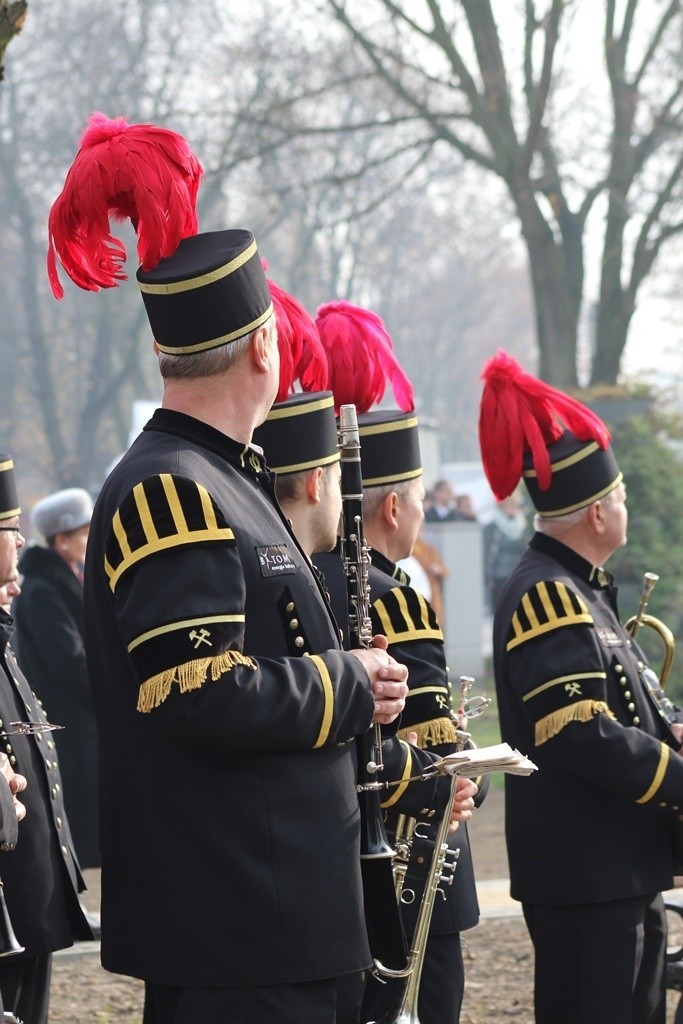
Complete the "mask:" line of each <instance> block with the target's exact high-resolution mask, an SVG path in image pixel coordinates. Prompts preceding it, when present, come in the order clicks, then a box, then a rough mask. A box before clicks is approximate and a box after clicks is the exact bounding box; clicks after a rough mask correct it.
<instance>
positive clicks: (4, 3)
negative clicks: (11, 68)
mask: <svg viewBox="0 0 683 1024" xmlns="http://www.w3.org/2000/svg"><path fill="white" fill-rule="evenodd" d="M27 9H28V3H27V2H26V0H15V2H14V3H9V2H8V0H0V79H2V73H3V60H4V57H5V50H6V49H7V47H8V46H9V44H10V43H11V42H12V40H13V39H14V37H15V36H16V35H17V34H18V33H19V32H21V29H22V26H23V24H24V20H25V18H26V11H27Z"/></svg>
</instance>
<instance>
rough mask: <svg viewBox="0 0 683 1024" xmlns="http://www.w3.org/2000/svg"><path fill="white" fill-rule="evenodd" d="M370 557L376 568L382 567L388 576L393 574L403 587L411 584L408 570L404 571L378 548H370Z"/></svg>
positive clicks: (393, 577)
mask: <svg viewBox="0 0 683 1024" xmlns="http://www.w3.org/2000/svg"><path fill="white" fill-rule="evenodd" d="M370 558H371V560H372V564H373V565H374V566H375V568H376V569H381V571H382V572H384V573H386V574H387V576H391V577H392V579H395V580H397V581H398V582H399V583H400V584H401V586H402V587H407V586H408V585H409V584H410V576H409V575H408V573H407V572H404V570H403V569H401V567H400V566H398V565H396V563H395V562H392V561H391V560H390V559H389V558H387V556H386V555H383V554H382V552H381V551H378V550H377V548H371V549H370Z"/></svg>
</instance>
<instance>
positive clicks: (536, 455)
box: [479, 349, 610, 501]
mask: <svg viewBox="0 0 683 1024" xmlns="http://www.w3.org/2000/svg"><path fill="white" fill-rule="evenodd" d="M481 379H482V380H483V381H484V390H483V393H482V397H481V405H480V407H479V445H480V448H481V455H482V461H483V465H484V472H485V473H486V476H487V479H488V481H489V484H490V485H491V490H492V491H493V493H494V494H495V496H496V498H497V499H498V501H502V500H503V498H507V497H508V495H510V494H512V492H513V491H514V489H515V487H516V486H517V484H518V483H519V481H520V479H521V476H522V470H523V459H524V453H525V452H527V451H530V452H531V458H532V461H533V464H534V469H535V470H536V473H537V474H538V486H539V487H540V489H541V490H542V491H547V489H548V487H549V486H550V478H551V466H550V456H549V454H548V445H549V444H552V443H553V441H557V440H558V439H559V438H560V437H561V436H562V434H563V433H564V430H565V428H568V429H569V430H571V432H572V433H573V434H574V435H575V436H576V437H577V438H578V439H579V440H580V441H588V440H594V441H597V443H598V444H599V445H600V447H601V448H606V447H607V445H608V444H609V441H610V433H609V430H608V429H607V427H606V426H605V424H604V423H603V422H602V420H601V419H600V417H599V416H596V414H595V413H594V412H591V410H590V409H588V408H587V407H586V406H585V405H582V403H581V402H578V401H577V400H576V399H575V398H570V396H569V395H565V394H564V393H563V392H562V391H558V390H557V389H556V388H553V387H551V386H550V385H549V384H545V383H544V382H543V381H542V380H538V378H537V377H532V376H531V374H530V373H526V372H525V371H524V370H523V369H522V367H521V366H520V365H519V363H518V362H516V360H514V359H513V358H512V356H510V355H508V353H507V352H504V351H503V350H502V349H499V350H498V352H496V354H495V356H493V358H492V359H489V361H488V362H487V363H486V365H485V366H484V370H483V372H482V375H481Z"/></svg>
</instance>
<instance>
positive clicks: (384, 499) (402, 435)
mask: <svg viewBox="0 0 683 1024" xmlns="http://www.w3.org/2000/svg"><path fill="white" fill-rule="evenodd" d="M358 422H359V434H360V444H361V466H362V474H363V505H364V511H363V521H364V529H365V536H366V540H367V542H368V545H369V547H370V557H371V567H370V614H371V619H372V626H373V631H374V632H375V633H381V634H382V635H383V636H386V638H387V641H388V644H389V647H388V650H389V652H390V653H391V654H392V656H393V657H394V658H396V660H397V661H400V662H401V663H402V664H404V665H406V666H407V667H408V671H409V676H408V685H409V688H410V689H409V693H408V698H407V700H406V707H405V710H404V712H403V714H402V716H401V728H400V731H399V734H398V735H399V738H400V739H403V740H405V739H406V738H407V737H408V735H409V734H412V738H413V740H414V741H415V742H414V744H408V743H405V742H404V744H403V751H404V757H403V763H402V765H401V774H400V775H399V776H398V777H401V775H402V776H403V778H405V779H407V778H409V777H410V776H412V775H414V774H415V772H416V771H419V770H420V767H421V762H422V761H423V760H424V759H425V758H428V759H430V760H437V759H438V758H439V757H443V756H444V755H445V754H448V753H451V752H452V751H453V750H455V749H456V743H457V732H456V730H457V728H458V719H457V715H456V714H455V713H454V709H453V700H452V695H451V685H450V680H449V674H448V667H447V665H446V657H445V650H444V642H443V633H442V631H441V627H440V625H439V623H438V622H437V620H436V616H435V615H434V612H433V610H432V608H431V607H430V605H429V603H428V601H427V600H426V599H425V598H424V597H423V596H422V595H421V594H420V593H418V591H416V590H414V589H413V588H412V587H411V585H410V579H409V578H408V576H407V574H406V573H405V572H404V571H403V570H402V569H401V568H400V567H399V566H398V565H397V564H396V563H397V562H398V561H399V560H401V559H403V558H406V557H407V556H408V555H409V554H410V553H411V551H412V548H413V544H414V543H415V539H416V537H417V534H418V531H419V529H420V525H421V523H422V519H423V504H422V502H423V498H424V487H423V484H422V463H421V459H420V447H419V436H418V420H417V416H416V415H415V413H413V412H397V411H391V410H383V411H376V412H368V413H364V414H362V415H361V416H359V418H358ZM316 563H317V565H318V567H319V568H320V569H322V571H323V574H324V577H325V580H326V582H327V583H328V586H329V588H330V593H331V599H332V606H333V609H334V611H335V614H337V615H338V616H339V618H340V621H342V622H345V590H344V577H343V572H342V567H341V561H340V559H339V557H338V555H336V554H335V555H329V556H322V557H318V558H316ZM415 744H416V745H415ZM411 788H415V787H411ZM485 789H486V783H484V785H483V786H482V792H481V793H480V794H478V795H477V803H480V802H481V799H482V798H483V793H484V792H485ZM467 792H468V793H469V794H470V796H473V795H474V794H475V793H476V787H475V785H474V784H471V786H470V787H469V788H468V791H467ZM405 797H406V793H405V787H404V786H399V787H397V788H396V789H395V790H394V791H393V793H392V795H391V796H390V797H389V798H388V799H387V800H386V801H384V802H383V807H384V808H385V810H386V816H387V826H388V835H389V838H390V840H391V839H393V836H394V832H395V828H396V824H397V820H398V815H399V813H403V814H410V815H412V816H414V817H417V818H418V819H421V822H420V826H419V832H420V835H421V836H422V837H423V838H419V839H415V840H414V842H413V848H412V850H411V856H410V862H409V864H408V872H407V876H406V883H405V887H404V888H405V889H406V890H408V889H410V890H411V892H414V894H415V898H414V900H413V902H411V903H403V904H402V918H403V922H404V926H405V928H406V932H407V934H408V936H409V937H411V938H412V934H413V931H414V929H415V924H416V920H417V914H418V910H419V907H420V902H421V899H422V893H423V891H424V880H425V877H426V874H427V869H428V867H429V864H430V862H431V858H432V852H433V848H434V837H435V835H436V829H437V825H438V817H437V812H436V810H435V808H434V807H430V806H429V805H428V804H426V803H422V805H421V806H417V807H415V808H414V809H412V810H410V809H407V808H406V806H405ZM455 820H457V819H455ZM449 848H450V850H451V851H452V855H453V858H454V859H455V858H456V857H457V860H456V861H455V863H456V870H455V874H454V876H453V882H452V884H451V885H448V886H444V887H443V890H442V891H443V892H444V897H445V898H444V899H441V898H437V900H436V903H435V909H434V912H433V916H432V921H431V926H430V931H429V939H428V942H427V948H426V952H425V957H424V964H423V968H422V977H421V983H420V992H419V1006H418V1013H419V1018H420V1021H421V1024H457V1022H458V1020H459V1019H460V1009H461V1005H462V999H463V991H464V970H463V958H462V947H461V938H460V933H461V932H463V931H465V930H467V929H469V928H473V927H474V926H475V925H476V924H477V922H478V920H479V906H478V903H477V896H476V889H475V883H474V872H473V867H472V858H471V855H470V849H469V841H468V836H467V827H466V825H465V824H464V823H463V824H461V825H460V826H459V828H458V830H457V831H453V832H452V833H451V835H450V837H449ZM394 987H395V983H393V982H389V983H388V984H386V985H373V986H372V987H371V989H370V990H369V993H368V997H369V1001H368V1002H367V1004H366V1006H367V1009H368V1010H369V1011H370V1014H369V1016H370V1018H372V1019H379V1018H380V1017H381V1016H382V1013H383V1012H384V1011H385V1010H386V1008H387V1007H388V1006H390V1005H391V1001H392V996H393V989H394Z"/></svg>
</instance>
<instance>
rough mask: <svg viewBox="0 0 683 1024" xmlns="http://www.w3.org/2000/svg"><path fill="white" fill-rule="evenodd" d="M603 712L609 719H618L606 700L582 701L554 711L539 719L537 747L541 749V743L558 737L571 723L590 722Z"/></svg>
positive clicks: (537, 723) (536, 738)
mask: <svg viewBox="0 0 683 1024" xmlns="http://www.w3.org/2000/svg"><path fill="white" fill-rule="evenodd" d="M603 711H604V713H605V714H606V715H607V716H608V718H613V719H614V718H616V716H615V715H614V713H613V712H612V711H610V709H609V705H608V704H607V703H606V702H605V701H604V700H580V701H577V703H576V704H567V706H566V707H564V708H559V710H558V711H553V712H552V713H551V714H549V715H546V716H545V718H539V720H538V722H536V735H535V737H534V738H535V742H536V746H537V747H540V745H541V743H545V741H546V740H549V739H550V738H551V737H552V736H557V734H558V732H562V730H563V729H564V727H565V725H569V723H570V722H590V720H591V718H593V717H594V716H595V715H599V714H600V712H603Z"/></svg>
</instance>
